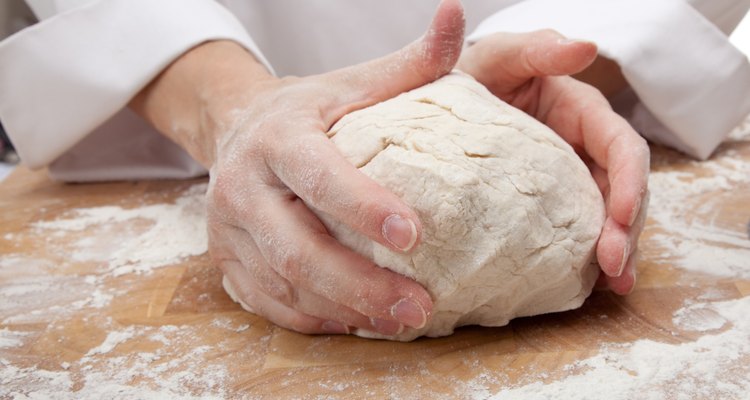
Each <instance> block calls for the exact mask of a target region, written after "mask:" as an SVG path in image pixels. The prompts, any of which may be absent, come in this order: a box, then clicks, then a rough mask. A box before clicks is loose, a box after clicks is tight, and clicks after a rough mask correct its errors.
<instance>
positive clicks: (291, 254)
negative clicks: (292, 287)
mask: <svg viewBox="0 0 750 400" xmlns="http://www.w3.org/2000/svg"><path fill="white" fill-rule="evenodd" d="M304 247H306V246H302V245H300V246H297V245H291V244H284V245H281V246H279V249H284V250H283V252H282V253H281V254H279V255H278V256H277V257H276V260H275V263H274V264H275V269H276V271H277V272H278V273H279V274H280V275H281V276H282V277H284V278H286V279H287V280H288V281H290V282H292V283H295V282H300V281H301V280H302V279H303V274H302V270H303V269H304V268H305V267H304V265H305V261H306V258H307V257H306V254H305V251H304V250H303V249H304Z"/></svg>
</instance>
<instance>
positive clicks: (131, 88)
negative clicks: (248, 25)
mask: <svg viewBox="0 0 750 400" xmlns="http://www.w3.org/2000/svg"><path fill="white" fill-rule="evenodd" d="M31 5H32V7H33V8H34V10H35V11H36V12H37V13H38V15H39V16H40V17H41V18H45V17H49V18H47V19H44V20H43V21H42V22H40V23H38V24H36V25H34V26H32V27H29V28H27V29H25V30H23V31H21V32H19V33H17V34H16V35H14V36H11V37H10V38H8V39H6V40H5V41H3V42H1V43H0V87H1V88H2V91H0V120H2V122H3V125H4V126H5V128H6V131H7V132H8V134H9V136H10V137H11V140H12V142H13V144H14V146H15V147H16V150H17V151H18V153H19V155H20V157H21V160H22V161H23V162H24V163H25V164H26V165H27V166H29V167H31V168H38V167H42V166H45V165H48V164H49V163H51V162H52V161H54V160H55V159H57V158H58V157H59V156H60V155H62V154H63V153H65V152H66V151H67V150H69V149H71V148H72V147H73V146H74V145H75V144H76V143H78V142H79V141H81V140H82V139H83V138H84V137H86V136H87V135H88V134H89V133H90V132H92V131H94V130H95V129H96V128H97V127H99V126H100V125H102V124H103V123H104V122H105V121H108V120H109V119H110V118H112V117H113V116H115V114H117V113H118V112H119V111H120V110H122V109H123V108H124V107H125V106H126V105H127V103H128V102H129V101H130V99H131V98H132V97H133V96H134V95H135V94H137V93H138V92H139V91H140V90H141V89H142V88H143V87H144V86H146V85H147V84H148V83H149V82H150V81H151V80H152V79H153V78H154V77H156V76H157V75H158V74H159V73H160V72H161V71H162V70H163V69H164V68H165V67H167V66H168V65H169V64H170V63H171V62H172V61H173V60H175V59H176V58H178V57H179V56H180V55H181V54H183V53H184V52H185V51H187V50H189V49H190V48H192V47H194V46H196V45H198V44H200V43H202V42H205V41H209V40H218V39H226V40H233V41H236V42H238V43H239V44H241V45H243V46H244V47H245V48H247V49H248V50H249V51H250V52H251V53H253V54H254V56H255V57H256V58H257V59H258V60H259V61H260V62H262V63H263V64H264V65H265V66H266V68H268V69H269V71H270V70H271V67H270V66H269V65H268V62H267V61H266V60H265V58H264V57H263V56H262V54H261V52H260V50H259V49H258V47H257V46H256V45H255V43H254V42H253V40H252V39H251V38H250V37H249V35H248V34H247V32H246V31H245V29H244V27H243V26H242V24H241V23H240V22H239V21H238V20H237V19H236V18H235V17H234V15H232V14H231V13H230V12H229V11H228V10H227V9H225V8H224V7H223V6H221V5H220V4H218V3H216V2H215V1H213V0H158V1H153V0H35V1H32V2H31ZM54 13H59V14H55V15H52V14H54Z"/></svg>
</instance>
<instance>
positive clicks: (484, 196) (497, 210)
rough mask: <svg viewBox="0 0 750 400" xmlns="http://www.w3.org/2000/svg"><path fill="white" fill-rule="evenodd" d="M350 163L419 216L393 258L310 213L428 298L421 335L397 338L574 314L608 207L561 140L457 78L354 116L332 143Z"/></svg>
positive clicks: (586, 287)
mask: <svg viewBox="0 0 750 400" xmlns="http://www.w3.org/2000/svg"><path fill="white" fill-rule="evenodd" d="M328 135H329V137H330V138H331V140H333V142H334V143H335V144H336V145H337V146H338V148H339V149H340V150H341V152H342V153H343V154H344V155H345V156H346V157H347V159H348V160H349V161H350V162H351V163H352V164H354V165H355V166H357V167H358V168H359V169H360V170H361V171H362V172H363V173H364V174H365V175H367V176H369V177H371V178H372V179H374V180H375V181H376V182H378V183H379V184H381V185H382V186H384V187H386V188H388V189H389V190H391V191H392V192H394V193H395V194H396V195H398V196H399V197H400V198H402V199H403V200H404V201H405V202H406V203H407V204H409V205H410V206H411V207H412V208H413V209H414V210H415V211H416V212H417V213H418V215H419V218H420V220H421V222H422V226H423V236H422V243H421V244H420V245H419V246H418V247H417V248H416V249H415V250H414V251H412V252H411V253H410V254H398V253H396V252H392V251H390V250H388V249H387V248H385V247H383V246H381V245H379V244H377V243H374V242H372V241H370V240H369V239H367V238H365V237H363V236H362V235H359V234H357V233H355V232H354V231H353V230H351V229H350V228H348V227H347V226H344V225H342V224H341V223H338V222H336V221H334V220H333V219H332V218H330V216H327V215H324V214H322V213H320V212H317V214H318V216H319V217H320V218H321V220H322V221H323V222H324V224H325V225H326V227H327V228H328V229H329V232H330V233H331V234H332V235H333V236H335V237H336V238H337V239H338V240H339V241H340V242H342V243H343V244H344V245H346V246H348V247H350V248H352V249H353V250H355V251H357V252H358V253H360V254H362V255H364V256H365V257H367V258H369V259H371V260H372V261H374V262H375V263H376V264H377V265H379V266H381V267H384V268H389V269H391V270H393V271H396V272H398V273H400V274H403V275H406V276H409V277H411V278H413V279H415V280H416V281H418V282H419V283H421V284H422V285H423V286H424V287H425V288H426V289H427V291H428V292H429V293H430V295H431V296H432V299H433V301H434V308H433V313H432V318H431V320H430V322H428V324H427V326H425V327H424V328H422V329H419V330H415V329H409V328H407V329H406V330H404V332H403V333H401V334H399V335H397V336H388V337H385V336H381V335H378V334H375V333H372V332H368V331H363V330H361V329H360V330H357V331H356V332H355V334H357V335H359V336H365V337H375V338H385V339H391V340H401V341H408V340H412V339H415V338H417V337H419V336H433V337H435V336H445V335H449V334H451V333H453V330H454V328H456V327H459V326H463V325H484V326H502V325H506V324H507V323H508V322H509V321H510V320H511V319H513V318H516V317H522V316H530V315H537V314H544V313H550V312H557V311H564V310H570V309H574V308H577V307H580V306H581V304H582V303H583V301H584V300H585V299H586V297H588V295H589V294H590V293H591V289H592V287H593V285H594V282H595V280H596V277H597V274H598V268H597V267H596V265H594V264H592V259H593V256H594V254H595V247H596V242H597V239H598V238H599V234H600V231H601V228H602V225H603V222H604V215H605V211H604V202H603V200H602V195H601V193H600V191H599V189H598V188H597V185H596V184H595V182H594V181H593V179H592V177H591V174H590V172H589V170H588V168H587V167H586V166H585V165H584V163H583V162H582V161H581V160H580V158H579V157H578V156H577V155H576V154H575V152H574V151H573V149H572V148H571V147H570V146H569V145H568V144H567V143H566V142H564V141H563V140H562V139H561V138H560V137H559V136H558V135H557V134H555V133H554V132H553V131H552V130H550V129H549V128H548V127H546V126H545V125H543V124H541V123H540V122H538V121H537V120H535V119H534V118H532V117H530V116H528V115H526V114H525V113H523V112H522V111H520V110H517V109H515V108H513V107H511V106H510V105H508V104H506V103H504V102H502V101H501V100H499V99H498V98H496V97H495V96H493V95H492V94H491V93H490V92H489V91H488V90H487V89H486V88H485V87H484V86H482V85H481V84H479V83H478V82H476V81H475V80H474V79H472V78H471V77H469V76H467V75H465V74H463V73H460V72H453V73H451V74H450V75H447V76H445V77H443V78H441V79H439V80H437V81H435V82H434V83H432V84H429V85H426V86H423V87H420V88H417V89H414V90H412V91H410V92H407V93H404V94H402V95H400V96H398V97H395V98H393V99H391V100H388V101H385V102H382V103H380V104H376V105H374V106H371V107H368V108H365V109H362V110H358V111H355V112H352V113H350V114H348V115H346V116H344V117H343V118H342V119H341V120H340V121H338V122H337V123H336V124H335V125H334V126H333V128H331V130H330V131H329V133H328Z"/></svg>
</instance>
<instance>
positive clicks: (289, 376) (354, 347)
mask: <svg viewBox="0 0 750 400" xmlns="http://www.w3.org/2000/svg"><path fill="white" fill-rule="evenodd" d="M652 164H653V166H652V167H653V171H655V172H656V173H661V174H662V175H660V178H669V179H672V180H676V181H677V182H683V183H684V185H687V187H690V185H692V184H694V183H695V182H699V181H700V179H703V178H716V174H717V171H718V173H721V172H722V171H724V170H721V169H717V168H718V167H717V168H706V167H705V166H706V165H712V166H721V167H722V168H729V169H731V170H733V171H740V172H742V171H747V170H748V169H747V168H745V169H744V170H743V169H742V168H744V167H743V165H744V166H746V165H750V138H742V137H736V138H735V139H734V140H731V141H729V142H728V143H727V144H725V145H724V146H722V148H721V150H720V151H719V152H718V154H717V156H715V158H714V159H713V160H712V161H710V162H709V164H706V163H703V164H701V163H696V162H691V161H689V160H687V159H685V158H683V157H681V156H680V155H678V154H677V153H674V152H672V151H669V150H665V149H662V148H655V149H654V155H653V163H652ZM738 168H739V169H738ZM675 171H681V172H683V173H682V174H670V173H671V172H675ZM704 181H705V179H704ZM201 182H202V181H200V180H198V181H186V182H185V181H183V182H173V181H158V182H124V183H106V184H87V185H83V184H81V185H66V184H61V183H55V182H51V181H50V180H49V179H48V178H47V177H46V174H45V173H44V172H30V171H28V170H26V169H23V168H19V169H17V170H16V171H15V172H14V173H13V174H12V175H11V176H10V177H9V178H8V179H7V180H6V181H4V182H3V183H2V184H0V209H1V210H2V215H1V216H0V257H1V258H0V369H2V372H0V380H2V383H3V387H4V388H3V389H0V396H2V395H4V396H6V397H12V394H13V393H24V394H34V393H36V394H37V395H41V397H47V396H50V395H53V394H56V395H59V396H61V397H91V398H107V397H112V396H113V395H114V394H115V393H119V395H120V396H121V397H124V398H133V397H149V396H156V395H159V396H161V397H171V396H178V395H182V396H191V395H194V396H217V397H228V398H238V397H242V398H269V399H278V398H319V397H324V398H363V397H365V398H426V399H436V398H468V399H480V398H489V397H492V396H493V395H494V394H496V393H498V392H500V391H502V390H506V389H508V388H512V387H519V386H523V385H528V384H533V383H534V382H542V383H554V382H563V383H564V382H565V381H566V379H569V378H570V377H572V376H575V375H577V374H580V373H581V369H582V368H583V369H585V368H584V367H581V364H574V363H575V362H576V361H579V360H585V359H587V358H589V357H595V356H597V354H601V353H602V352H603V351H605V349H608V348H610V347H611V346H614V345H617V344H625V345H628V344H629V343H633V342H634V341H637V340H647V341H652V342H654V343H665V344H670V345H675V346H679V345H680V344H688V343H693V342H695V341H696V340H698V339H699V338H700V337H702V336H705V335H707V334H714V333H717V332H722V331H725V330H726V329H730V327H728V326H727V325H726V324H724V325H719V326H717V327H716V329H714V330H709V331H705V329H704V330H698V331H696V330H690V329H684V327H683V326H680V325H679V324H677V323H676V322H675V321H676V320H675V318H674V317H675V313H676V312H678V310H680V309H681V308H684V307H685V306H686V305H689V304H691V302H695V301H697V299H709V300H711V301H723V300H731V299H738V298H742V297H743V296H747V295H749V294H750V280H748V279H747V277H748V271H750V259H749V260H748V261H747V262H746V263H744V268H745V272H746V273H745V274H744V275H743V273H738V274H734V275H733V274H731V273H730V274H726V273H725V274H719V275H712V274H707V273H706V271H705V270H701V269H700V268H699V267H696V266H695V265H693V266H690V268H686V265H689V264H690V263H691V262H692V263H693V264H695V263H700V262H703V260H706V259H708V260H710V257H708V258H706V257H703V258H695V257H694V258H692V259H686V257H688V256H690V254H694V253H687V252H686V250H685V249H689V250H691V251H692V250H696V249H703V248H705V249H706V250H707V251H710V250H711V249H722V250H721V251H723V253H721V252H719V253H717V257H725V258H726V257H727V256H728V257H735V258H736V257H738V256H739V255H741V254H743V253H742V252H746V251H748V249H750V241H748V221H749V220H750V201H748V199H750V184H749V183H748V182H750V179H745V180H743V179H742V178H741V177H736V179H734V180H732V179H728V180H727V182H726V184H725V185H724V184H721V185H714V186H711V185H705V182H704V186H705V187H704V188H703V189H704V190H702V191H700V190H698V192H697V193H698V194H696V195H695V196H694V197H691V198H690V199H689V200H690V201H685V199H684V198H681V203H680V204H676V205H674V214H675V215H673V219H674V220H675V221H677V222H676V225H675V226H677V227H678V228H679V227H688V228H686V229H685V230H686V232H682V233H680V232H677V233H676V231H675V228H674V227H669V226H665V222H664V218H666V217H665V215H666V216H669V215H668V214H665V213H666V212H667V211H669V210H660V213H659V214H658V215H656V216H657V217H659V218H650V219H649V222H648V227H647V229H646V232H645V233H644V235H643V238H642V240H641V244H640V253H641V258H640V267H639V269H640V274H639V279H638V285H637V288H636V290H635V291H634V292H633V293H632V294H631V295H629V296H626V297H619V296H615V295H613V294H611V293H608V292H595V293H594V294H593V295H592V296H591V297H590V298H589V300H588V301H587V302H586V303H585V305H584V306H583V307H582V308H581V309H579V310H575V311H571V312H566V313H559V314H553V315H546V316H539V317H534V318H523V319H518V320H515V321H513V322H512V323H511V324H510V325H509V326H506V327H502V328H481V327H468V328H463V329H460V330H458V332H457V333H456V334H454V335H452V336H450V337H445V338H439V339H420V340H417V341H414V342H412V343H391V342H384V341H374V340H366V339H361V338H356V337H344V336H306V335H301V334H296V333H293V332H290V331H287V330H284V329H281V328H278V327H276V326H274V325H272V324H270V323H268V322H267V321H265V320H263V319H262V318H259V317H256V316H254V315H252V314H249V313H246V312H244V311H243V310H242V309H241V308H240V307H239V306H238V305H236V304H234V303H233V302H232V301H231V300H230V299H229V298H228V297H227V296H226V294H224V292H223V290H222V288H221V276H220V273H219V272H218V271H217V270H215V269H213V268H212V267H211V266H210V265H209V258H208V256H207V255H205V254H204V255H197V256H191V257H186V258H183V259H181V260H179V261H176V262H173V263H171V264H169V265H164V266H160V267H154V268H150V269H149V270H148V271H147V272H145V273H140V274H134V273H125V274H122V275H117V276H116V274H114V273H113V272H112V270H111V269H108V268H106V267H105V266H103V265H105V264H106V263H107V262H109V261H107V260H106V259H104V260H98V261H91V260H85V259H84V260H80V259H81V257H80V254H79V255H77V253H76V252H77V251H80V249H81V246H82V243H84V244H85V243H89V245H90V243H94V244H95V246H98V248H100V249H103V250H102V251H114V250H116V249H118V248H119V247H118V246H120V245H121V244H122V243H123V241H124V240H126V239H127V238H128V237H137V236H138V235H140V234H142V233H143V232H144V230H146V229H148V227H149V226H150V225H149V224H153V221H148V220H143V219H140V218H133V219H128V220H124V221H119V222H114V221H113V222H111V223H110V224H109V225H110V226H109V227H106V226H105V227H102V226H98V227H93V228H92V227H89V228H86V229H84V230H81V231H61V232H62V233H60V232H56V231H54V230H49V229H46V230H45V229H41V228H40V227H39V225H38V224H37V225H35V223H37V222H39V221H55V220H57V219H60V218H70V217H71V215H75V210H76V209H81V208H91V207H100V206H112V205H114V206H118V207H122V208H123V209H134V208H138V207H144V206H145V205H149V204H170V203H171V202H174V201H175V199H177V198H178V197H180V196H181V195H182V194H183V193H184V192H185V191H186V190H188V189H189V188H190V187H192V186H194V185H196V184H199V183H201ZM702 182H703V181H702ZM711 182H714V183H715V182H716V179H714V180H713V181H711ZM695 184H696V185H697V184H698V183H695ZM652 190H655V189H654V188H652ZM660 190H666V189H664V187H662V188H660ZM654 195H655V196H662V197H660V198H659V199H661V200H660V201H662V203H660V204H659V205H660V206H664V203H663V201H664V199H665V198H668V195H669V193H655V194H654ZM665 195H667V197H664V196H665ZM706 205H709V206H706ZM696 226H697V227H702V228H701V229H704V230H705V227H711V229H713V231H712V232H713V233H716V232H719V233H721V234H722V235H724V236H721V235H719V234H714V235H713V236H711V238H713V239H711V240H712V241H711V243H708V242H707V241H703V239H702V238H703V236H700V235H697V236H695V237H693V236H691V233H690V232H689V231H690V229H692V228H694V227H696ZM714 231H715V232H714ZM703 233H705V232H703ZM713 233H712V234H713ZM683 234H684V235H683ZM680 235H683V236H682V237H681V236H680ZM727 235H728V236H727ZM722 237H730V238H731V240H729V239H728V240H727V241H726V242H725V243H722V240H721V238H722ZM670 240H671V241H670ZM92 241H93V242H92ZM681 246H682V247H681ZM685 246H688V247H685ZM702 246H703V247H702ZM89 247H90V246H89ZM107 249H109V250H107ZM716 262H717V265H719V264H721V263H722V262H723V263H724V264H727V262H726V260H721V259H719V258H717V259H716ZM724 264H721V265H724ZM729 264H731V260H730V262H729ZM735 264H736V263H735ZM727 265H728V264H727ZM730 267H732V266H731V265H730ZM732 268H743V265H738V266H737V265H735V266H734V267H732ZM706 270H707V269H706ZM748 312H750V310H748ZM749 361H750V359H748V355H747V354H740V355H739V357H738V358H736V359H734V360H730V359H728V360H726V363H727V364H726V365H728V366H729V367H731V368H727V370H726V374H729V376H732V375H731V374H735V375H733V376H734V377H733V378H731V379H730V380H732V379H733V381H734V382H736V383H737V382H739V384H740V385H742V384H744V385H746V386H745V387H747V385H750V376H748V368H747V367H746V366H747V365H748V364H750V363H749ZM576 365H577V366H576ZM629 373H631V375H633V377H634V379H635V378H636V377H638V376H639V370H637V369H636V370H633V371H630V372H629ZM680 379H681V378H680V377H679V376H678V377H675V380H674V381H671V380H670V381H667V382H663V381H659V380H654V382H655V384H657V385H660V387H661V388H662V390H665V392H664V393H672V395H674V396H676V393H677V392H679V390H680V389H679V388H680V387H683V386H684V385H683V386H680ZM682 383H685V382H682ZM570 384H571V385H573V384H575V383H574V381H572V380H571V381H570ZM670 387H674V388H677V389H675V390H677V392H674V391H672V392H670V390H672V389H669V388H670ZM617 389H618V387H617V386H614V387H613V388H612V390H613V391H614V392H616V391H617ZM701 390H702V392H700V393H714V394H717V395H720V394H721V393H723V392H721V390H722V389H721V388H720V385H718V384H717V385H716V386H715V387H711V385H708V386H707V387H706V386H705V385H704V386H703V387H702V388H701ZM614 392H613V393H614ZM539 393H544V392H539ZM696 393H698V392H696ZM696 393H693V394H692V395H690V394H689V393H688V394H689V396H688V397H687V398H700V397H702V395H696ZM672 395H665V397H672ZM540 396H541V395H540ZM501 398H503V397H501ZM540 398H541V397H540ZM723 398H732V395H729V396H723Z"/></svg>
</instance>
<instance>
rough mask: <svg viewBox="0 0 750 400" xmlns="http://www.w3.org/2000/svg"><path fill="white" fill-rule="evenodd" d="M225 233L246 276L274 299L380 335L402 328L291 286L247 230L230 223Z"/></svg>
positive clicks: (391, 322)
mask: <svg viewBox="0 0 750 400" xmlns="http://www.w3.org/2000/svg"><path fill="white" fill-rule="evenodd" d="M225 236H227V237H230V239H229V241H230V242H231V244H232V247H233V248H234V249H235V251H236V252H237V256H238V258H239V260H240V261H241V264H242V266H243V268H244V269H245V270H246V271H247V278H248V279H251V280H252V281H253V282H254V283H255V285H256V286H257V287H258V288H260V290H261V291H263V293H265V294H266V295H268V296H269V297H270V298H272V299H274V300H275V301H278V302H279V303H281V304H283V305H285V306H287V307H289V308H291V309H294V310H296V311H298V312H301V313H303V314H306V315H310V316H313V317H317V318H321V319H324V320H329V321H338V322H341V323H342V324H344V326H353V327H356V328H362V329H367V330H374V331H376V332H378V333H381V334H384V335H397V334H399V333H401V332H402V331H403V328H404V327H403V325H401V324H400V323H398V322H396V321H390V320H380V319H377V318H372V319H371V318H369V317H366V316H365V315H362V314H360V313H358V312H356V311H354V310H352V309H351V308H349V307H346V306H344V305H341V304H336V303H334V302H332V301H330V300H328V299H326V298H324V297H322V296H319V295H316V294H314V293H312V292H310V291H308V290H304V289H299V288H296V287H294V286H293V285H291V284H290V283H289V281H287V280H286V279H284V278H283V277H282V276H281V275H279V274H278V273H277V272H276V271H274V270H273V268H271V267H270V266H269V265H268V264H267V263H266V262H265V260H264V259H263V257H262V255H261V253H260V251H258V248H257V247H256V246H255V243H253V240H252V238H251V237H250V236H249V235H248V234H247V232H244V231H241V230H240V229H237V228H233V227H231V228H227V230H226V231H225Z"/></svg>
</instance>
